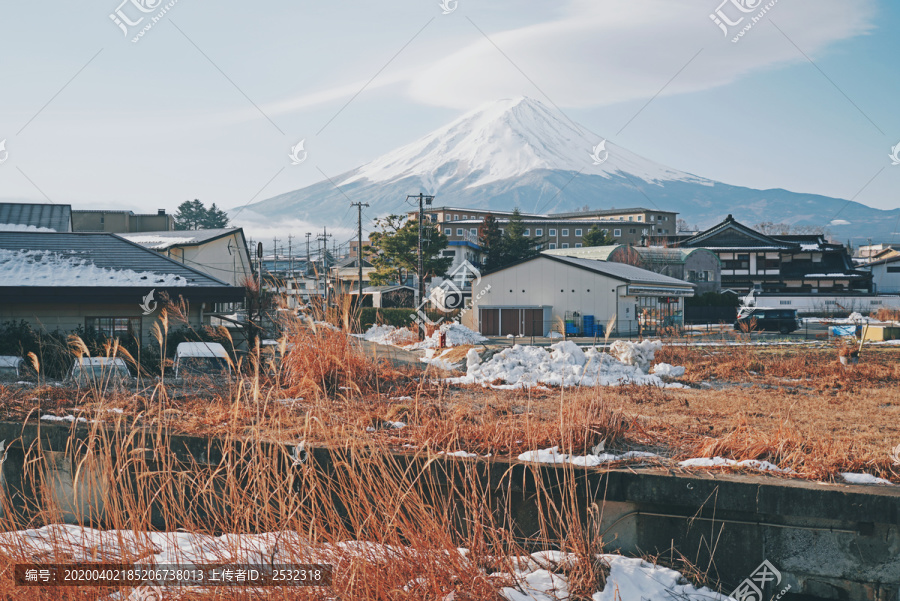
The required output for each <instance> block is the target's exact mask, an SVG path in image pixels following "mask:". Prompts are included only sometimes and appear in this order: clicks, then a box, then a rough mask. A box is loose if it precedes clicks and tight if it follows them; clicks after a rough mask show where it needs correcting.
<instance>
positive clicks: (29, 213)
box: [0, 202, 72, 232]
mask: <svg viewBox="0 0 900 601" xmlns="http://www.w3.org/2000/svg"><path fill="white" fill-rule="evenodd" d="M71 231H72V207H71V206H70V205H57V204H38V203H26V202H0V232H71Z"/></svg>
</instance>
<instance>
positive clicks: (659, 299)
mask: <svg viewBox="0 0 900 601" xmlns="http://www.w3.org/2000/svg"><path fill="white" fill-rule="evenodd" d="M693 295H694V285H693V284H691V283H689V282H685V281H683V280H678V279H675V278H672V277H669V276H665V275H660V274H657V273H654V272H652V271H648V270H646V269H641V268H639V267H634V266H632V265H626V264H624V263H611V262H607V261H599V260H594V259H580V258H574V257H563V256H553V255H539V256H537V257H535V258H533V259H529V260H527V261H522V262H519V263H515V264H513V265H510V266H508V267H504V268H503V269H499V270H497V271H494V272H491V273H488V274H485V275H483V276H482V278H481V280H480V281H476V282H473V287H472V298H473V299H475V300H474V302H473V305H472V308H473V313H474V316H473V317H474V319H475V321H476V323H475V324H474V325H475V326H476V327H477V329H478V331H479V332H481V333H482V334H484V335H486V336H506V335H509V334H512V335H514V336H546V335H549V332H550V331H551V330H556V331H559V330H560V329H561V327H560V326H561V325H562V324H566V325H565V328H566V331H567V333H568V334H570V335H587V336H593V335H594V332H595V331H596V330H595V329H594V328H593V327H592V324H596V326H604V327H605V326H606V324H607V323H610V320H611V318H612V317H613V316H615V318H616V320H615V325H614V326H613V332H612V333H613V334H616V335H623V334H631V333H636V332H638V330H639V327H641V326H640V325H639V324H641V323H642V324H643V327H649V328H651V329H652V328H654V327H656V326H664V325H674V326H681V325H682V319H683V315H684V300H683V299H684V298H685V297H689V296H693Z"/></svg>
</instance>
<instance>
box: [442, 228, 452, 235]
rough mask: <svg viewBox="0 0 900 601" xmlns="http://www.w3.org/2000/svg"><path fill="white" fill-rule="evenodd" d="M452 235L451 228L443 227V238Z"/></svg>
mask: <svg viewBox="0 0 900 601" xmlns="http://www.w3.org/2000/svg"><path fill="white" fill-rule="evenodd" d="M452 234H453V228H449V227H445V228H444V235H445V236H450V235H452Z"/></svg>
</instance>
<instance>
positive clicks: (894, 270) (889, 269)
mask: <svg viewBox="0 0 900 601" xmlns="http://www.w3.org/2000/svg"><path fill="white" fill-rule="evenodd" d="M887 272H888V273H900V267H897V266H894V265H888V267H887Z"/></svg>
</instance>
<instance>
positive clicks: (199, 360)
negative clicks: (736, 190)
mask: <svg viewBox="0 0 900 601" xmlns="http://www.w3.org/2000/svg"><path fill="white" fill-rule="evenodd" d="M221 374H225V375H228V376H231V358H230V357H229V356H228V351H226V350H225V347H224V346H222V345H221V344H219V343H218V342H182V343H180V344H179V345H178V347H177V348H176V349H175V377H176V378H184V377H185V376H204V375H206V376H210V375H221Z"/></svg>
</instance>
